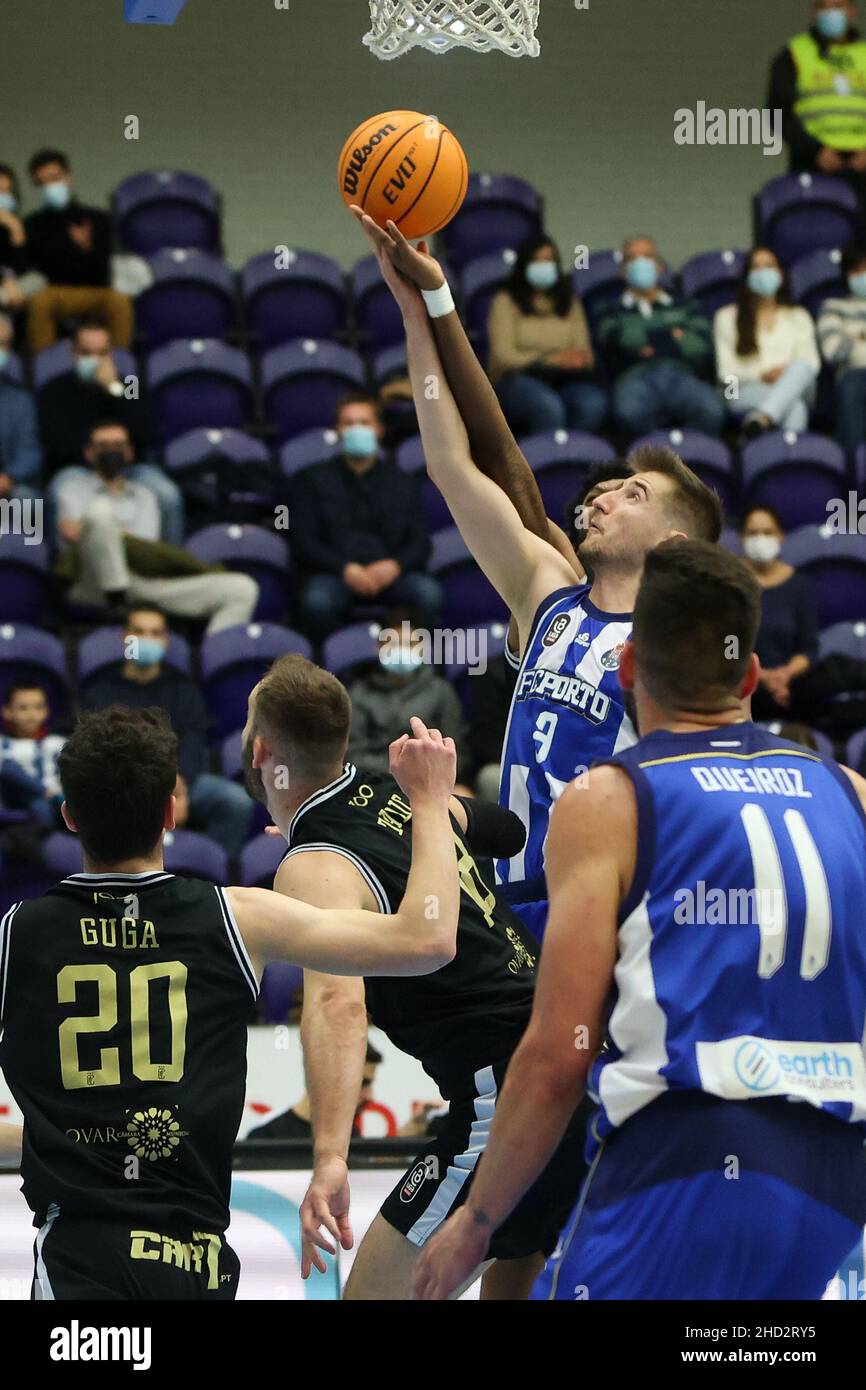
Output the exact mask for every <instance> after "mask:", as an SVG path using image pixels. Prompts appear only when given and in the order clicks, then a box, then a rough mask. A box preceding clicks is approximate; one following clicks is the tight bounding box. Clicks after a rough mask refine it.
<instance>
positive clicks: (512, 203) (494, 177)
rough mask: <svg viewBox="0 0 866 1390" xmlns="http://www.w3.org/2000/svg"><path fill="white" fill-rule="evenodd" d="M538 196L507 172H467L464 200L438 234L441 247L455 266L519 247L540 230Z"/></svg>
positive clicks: (530, 187)
mask: <svg viewBox="0 0 866 1390" xmlns="http://www.w3.org/2000/svg"><path fill="white" fill-rule="evenodd" d="M543 211H544V210H543V204H542V199H541V195H540V194H539V193H538V192H536V190H535V189H534V188H533V187H532V185H531V184H529V183H526V182H525V180H523V179H518V178H514V177H513V176H512V175H510V174H470V176H469V188H468V190H467V193H466V199H465V201H464V203H463V206H462V207H461V209H460V211H459V212H458V214H457V216H456V217H455V218H454V220H453V221H452V222H450V223H449V224H448V226H447V227H446V228H445V229H444V230H443V232H442V233H441V242H442V246H443V248H444V249H445V254H446V255H447V257H448V260H449V261H451V262H452V264H453V265H454V266H457V267H460V266H464V265H466V264H467V263H468V262H469V261H471V260H474V259H476V258H477V257H478V256H484V255H489V254H490V253H491V252H493V251H498V250H500V248H502V247H504V246H519V245H520V243H521V242H522V241H525V240H526V238H527V237H530V236H534V235H535V234H536V233H537V232H540V230H541V227H542V223H543V220H544V217H543Z"/></svg>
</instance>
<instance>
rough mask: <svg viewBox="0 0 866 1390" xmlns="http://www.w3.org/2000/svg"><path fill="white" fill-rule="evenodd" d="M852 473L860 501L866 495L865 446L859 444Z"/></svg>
mask: <svg viewBox="0 0 866 1390" xmlns="http://www.w3.org/2000/svg"><path fill="white" fill-rule="evenodd" d="M854 471H855V477H856V482H857V489H858V491H859V493H860V500H861V501H862V500H863V494H864V493H866V444H861V445H860V447H859V449H858V450H857V453H856V455H855V457H854ZM862 524H863V526H864V527H866V507H864V508H863V523H862Z"/></svg>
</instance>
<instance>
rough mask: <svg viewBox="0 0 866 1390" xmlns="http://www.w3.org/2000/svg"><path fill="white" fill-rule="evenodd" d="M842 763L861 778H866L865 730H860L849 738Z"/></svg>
mask: <svg viewBox="0 0 866 1390" xmlns="http://www.w3.org/2000/svg"><path fill="white" fill-rule="evenodd" d="M843 761H844V763H845V766H846V767H851V768H853V769H854V771H855V772H859V773H860V775H861V776H866V729H861V730H860V732H859V733H856V734H853V735H852V737H851V738H849V740H848V742H847V744H846V746H845V757H844V759H843Z"/></svg>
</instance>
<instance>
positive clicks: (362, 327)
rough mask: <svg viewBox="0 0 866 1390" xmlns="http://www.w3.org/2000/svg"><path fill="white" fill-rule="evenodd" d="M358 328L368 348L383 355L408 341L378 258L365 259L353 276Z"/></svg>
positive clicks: (353, 297) (395, 302)
mask: <svg viewBox="0 0 866 1390" xmlns="http://www.w3.org/2000/svg"><path fill="white" fill-rule="evenodd" d="M349 278H350V283H351V287H352V302H353V304H354V314H355V326H356V328H357V330H358V333H359V335H360V337H361V340H362V342H363V345H364V347H365V348H366V349H367V350H368V351H370V352H381V351H382V349H383V348H386V347H394V346H395V345H396V344H398V343H402V342H403V339H404V333H403V318H402V315H401V313H400V310H399V308H398V307H397V301H396V300H395V298H394V296H393V295H392V293H391V291H390V290H389V289H388V286H387V285H386V284H385V282H384V280H383V279H382V272H381V271H380V269H379V265H378V262H377V260H376V257H375V256H365V258H364V259H363V260H362V261H358V263H357V265H356V266H354V267H353V269H352V272H351V275H350V277H349Z"/></svg>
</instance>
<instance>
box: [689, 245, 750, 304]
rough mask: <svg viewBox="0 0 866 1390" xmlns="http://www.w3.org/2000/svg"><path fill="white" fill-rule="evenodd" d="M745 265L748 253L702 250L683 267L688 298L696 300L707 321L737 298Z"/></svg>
mask: <svg viewBox="0 0 866 1390" xmlns="http://www.w3.org/2000/svg"><path fill="white" fill-rule="evenodd" d="M745 263H746V253H745V251H702V252H701V253H700V254H699V255H697V256H692V257H691V258H690V259H689V260H687V261H686V263H685V265H683V266H682V267H681V268H680V284H681V286H682V291H683V295H684V296H685V298H686V299H697V300H699V302H700V305H701V308H702V309H703V311H704V313H705V315H706V316H707V318H708V319H711V318H712V317H713V315H714V314H715V313H716V311H717V310H718V309H721V308H722V307H723V305H725V304H732V303H733V301H734V300H735V299H736V297H737V287H738V285H739V283H740V279H741V277H742V274H743V267H744V266H745Z"/></svg>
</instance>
